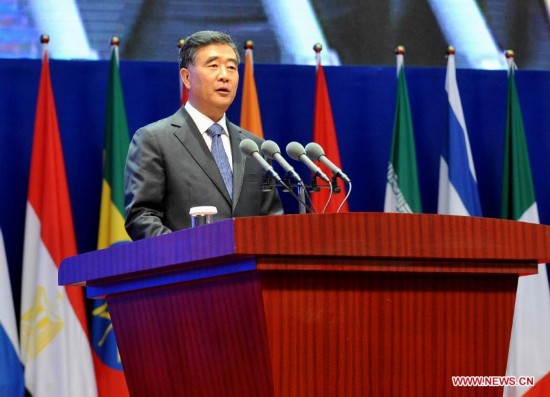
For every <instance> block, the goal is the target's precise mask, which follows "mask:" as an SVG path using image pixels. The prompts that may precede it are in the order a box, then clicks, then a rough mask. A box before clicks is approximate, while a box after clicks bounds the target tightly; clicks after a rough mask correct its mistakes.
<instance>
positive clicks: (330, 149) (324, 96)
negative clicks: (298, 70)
mask: <svg viewBox="0 0 550 397" xmlns="http://www.w3.org/2000/svg"><path fill="white" fill-rule="evenodd" d="M313 141H314V142H317V143H318V144H319V145H321V146H322V147H323V149H324V150H325V155H326V156H327V158H328V159H330V160H331V161H332V162H333V163H334V164H335V165H336V166H337V167H339V168H342V162H341V161H340V150H339V149H338V140H337V139H336V129H335V128H334V120H333V119H332V108H331V106H330V99H329V95H328V88H327V82H326V80H325V72H324V70H323V66H322V65H321V62H318V65H317V80H316V84H315V113H314V117H313ZM319 166H320V167H321V169H322V170H323V172H324V173H325V174H327V175H329V176H330V175H331V174H332V173H331V172H330V170H329V169H328V168H327V167H325V166H324V165H322V164H320V165H319ZM338 182H339V184H340V187H341V189H342V192H341V193H340V194H335V195H333V197H332V199H331V200H330V203H329V205H328V206H327V209H326V212H337V210H338V207H340V204H341V203H342V201H343V200H344V198H345V196H346V189H345V186H344V185H343V183H342V181H341V180H340V181H338ZM322 183H324V182H322ZM329 193H330V192H329V189H325V188H321V190H320V191H319V192H317V193H313V194H312V195H311V200H312V202H313V205H314V207H315V208H316V210H317V211H318V212H321V211H322V210H323V208H324V206H325V205H326V202H327V200H328V198H329ZM348 211H349V209H348V203H347V202H345V203H344V205H343V206H342V208H341V209H340V212H348Z"/></svg>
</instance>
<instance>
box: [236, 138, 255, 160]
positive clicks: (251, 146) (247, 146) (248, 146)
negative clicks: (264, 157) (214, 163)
mask: <svg viewBox="0 0 550 397" xmlns="http://www.w3.org/2000/svg"><path fill="white" fill-rule="evenodd" d="M239 149H241V152H242V153H244V154H245V155H247V156H252V153H254V152H257V151H258V145H257V144H256V142H254V141H253V140H252V139H243V140H242V141H241V143H240V144H239Z"/></svg>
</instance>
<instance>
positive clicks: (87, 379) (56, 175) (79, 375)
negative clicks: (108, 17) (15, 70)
mask: <svg viewBox="0 0 550 397" xmlns="http://www.w3.org/2000/svg"><path fill="white" fill-rule="evenodd" d="M43 37H44V36H43ZM43 40H44V39H43ZM43 42H44V43H45V41H43ZM45 46H46V45H45V44H44V48H45ZM76 253H77V250H76V239H75V235H74V229H73V217H72V213H71V203H70V199H69V190H68V186H67V178H66V174H65V165H64V160H63V151H62V147H61V138H60V135H59V126H58V122H57V115H56V110H55V102H54V97H53V90H52V85H51V80H50V68H49V63H48V53H47V50H46V48H45V51H44V56H43V60H42V71H41V75H40V86H39V90H38V102H37V105H36V119H35V125H34V141H33V146H32V154H31V166H30V177H29V191H28V200H27V210H26V218H25V241H24V244H23V282H22V290H21V358H22V361H23V365H24V366H25V386H26V388H27V389H28V390H29V391H30V393H31V394H32V395H33V396H95V395H96V394H97V390H96V383H95V375H94V368H93V363H92V354H91V349H90V342H89V337H88V326H87V322H86V311H85V308H84V297H83V295H82V288H80V287H62V286H58V285H57V271H58V268H59V265H60V264H61V261H62V260H63V259H64V258H66V257H69V256H73V255H76Z"/></svg>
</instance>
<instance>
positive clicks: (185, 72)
mask: <svg viewBox="0 0 550 397" xmlns="http://www.w3.org/2000/svg"><path fill="white" fill-rule="evenodd" d="M180 76H181V81H183V84H184V85H185V88H187V89H190V88H191V83H190V82H189V69H186V68H181V69H180Z"/></svg>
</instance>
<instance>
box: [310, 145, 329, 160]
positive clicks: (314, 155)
mask: <svg viewBox="0 0 550 397" xmlns="http://www.w3.org/2000/svg"><path fill="white" fill-rule="evenodd" d="M306 154H307V157H309V158H310V159H312V160H316V161H317V160H319V158H320V157H321V156H324V155H325V151H324V150H323V148H322V147H321V145H319V144H318V143H315V142H310V143H308V144H307V145H306Z"/></svg>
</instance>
